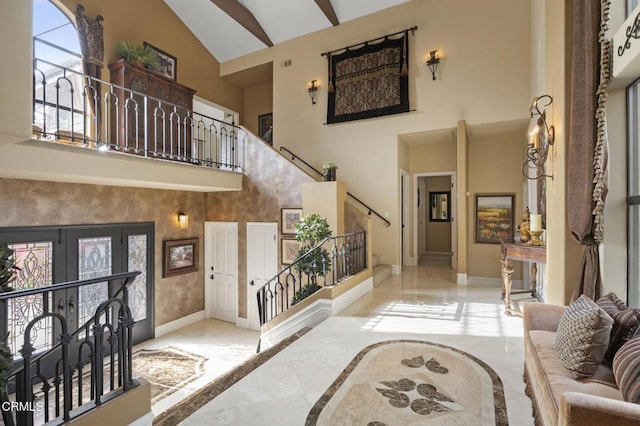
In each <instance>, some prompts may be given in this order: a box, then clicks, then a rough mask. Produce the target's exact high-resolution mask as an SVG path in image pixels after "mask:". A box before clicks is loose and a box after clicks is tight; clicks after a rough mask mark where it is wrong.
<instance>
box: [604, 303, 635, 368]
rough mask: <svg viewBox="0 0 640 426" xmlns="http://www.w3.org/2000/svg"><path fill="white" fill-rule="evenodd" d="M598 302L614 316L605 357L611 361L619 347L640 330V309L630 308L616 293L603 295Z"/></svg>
mask: <svg viewBox="0 0 640 426" xmlns="http://www.w3.org/2000/svg"><path fill="white" fill-rule="evenodd" d="M596 303H597V304H598V306H600V307H601V308H602V309H604V311H605V312H606V313H608V314H609V316H610V317H611V318H613V328H612V329H611V335H610V339H609V347H608V348H607V353H606V354H605V356H604V359H605V360H607V361H608V362H609V363H611V362H612V361H613V356H614V355H615V354H616V352H617V351H618V349H620V347H621V346H622V345H623V344H624V343H626V342H627V341H628V340H629V339H631V338H632V337H633V335H634V334H635V332H636V331H637V330H638V326H640V309H632V308H628V307H627V305H626V304H625V303H624V302H623V301H622V300H621V299H620V298H618V296H616V294H615V293H609V294H607V295H605V296H602V297H601V298H600V299H598V300H597V301H596Z"/></svg>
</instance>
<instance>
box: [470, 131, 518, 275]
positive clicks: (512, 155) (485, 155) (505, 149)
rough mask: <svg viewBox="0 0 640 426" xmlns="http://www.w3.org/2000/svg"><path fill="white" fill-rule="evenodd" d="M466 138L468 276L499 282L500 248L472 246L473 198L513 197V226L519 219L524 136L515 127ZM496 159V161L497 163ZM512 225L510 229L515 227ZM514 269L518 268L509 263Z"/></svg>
mask: <svg viewBox="0 0 640 426" xmlns="http://www.w3.org/2000/svg"><path fill="white" fill-rule="evenodd" d="M478 133H480V134H478V135H475V134H474V132H473V131H471V134H470V138H469V158H470V159H471V161H470V162H469V193H470V197H469V200H468V201H469V208H468V210H467V214H468V216H467V220H468V223H469V225H470V226H469V233H468V235H467V238H468V239H467V244H468V255H469V264H468V265H469V266H468V267H469V271H468V274H469V276H473V277H490V278H500V277H501V275H500V263H499V259H500V246H499V245H498V244H486V243H482V244H479V243H476V242H475V209H476V201H475V196H476V195H477V194H496V193H498V194H499V193H505V194H507V193H511V194H515V200H514V202H515V204H514V205H515V209H516V210H515V212H514V213H515V223H519V222H518V221H519V220H520V219H521V218H522V212H521V211H519V206H520V205H521V202H522V181H523V179H524V178H523V176H522V145H521V144H520V143H519V140H520V139H522V138H524V137H525V136H524V135H525V132H524V131H521V129H520V127H517V128H516V129H515V130H513V131H506V130H505V131H504V132H499V133H493V132H487V131H486V130H483V131H481V132H478ZM498 159H499V160H498ZM515 223H514V225H515ZM514 236H515V235H514ZM513 263H514V266H515V267H516V268H518V269H517V270H516V275H517V276H518V274H519V272H518V270H519V268H520V265H516V264H517V263H518V262H513Z"/></svg>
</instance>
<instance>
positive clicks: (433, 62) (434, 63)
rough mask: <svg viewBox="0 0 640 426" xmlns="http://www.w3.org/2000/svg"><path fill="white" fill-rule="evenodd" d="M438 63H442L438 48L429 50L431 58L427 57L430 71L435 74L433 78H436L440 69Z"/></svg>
mask: <svg viewBox="0 0 640 426" xmlns="http://www.w3.org/2000/svg"><path fill="white" fill-rule="evenodd" d="M438 65H440V54H439V53H438V51H437V50H432V51H431V52H429V59H427V67H429V71H431V75H432V76H433V80H435V79H436V71H437V70H438Z"/></svg>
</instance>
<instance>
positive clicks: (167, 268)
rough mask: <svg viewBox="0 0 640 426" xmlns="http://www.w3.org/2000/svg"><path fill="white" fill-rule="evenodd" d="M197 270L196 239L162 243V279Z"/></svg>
mask: <svg viewBox="0 0 640 426" xmlns="http://www.w3.org/2000/svg"><path fill="white" fill-rule="evenodd" d="M197 270H198V239H197V238H189V239H185V240H167V241H163V242H162V277H163V278H166V277H172V276H174V275H180V274H186V273H188V272H195V271H197Z"/></svg>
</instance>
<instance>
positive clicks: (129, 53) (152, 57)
mask: <svg viewBox="0 0 640 426" xmlns="http://www.w3.org/2000/svg"><path fill="white" fill-rule="evenodd" d="M116 50H117V51H118V54H119V55H120V57H121V58H122V59H124V60H125V61H127V62H131V63H133V64H137V65H139V66H143V67H144V66H146V67H147V68H151V69H154V70H159V69H160V62H159V58H158V54H157V53H156V52H154V51H153V50H151V49H150V48H149V46H142V45H140V44H138V43H135V42H133V41H119V42H117V43H116ZM141 64H142V65H141Z"/></svg>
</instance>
